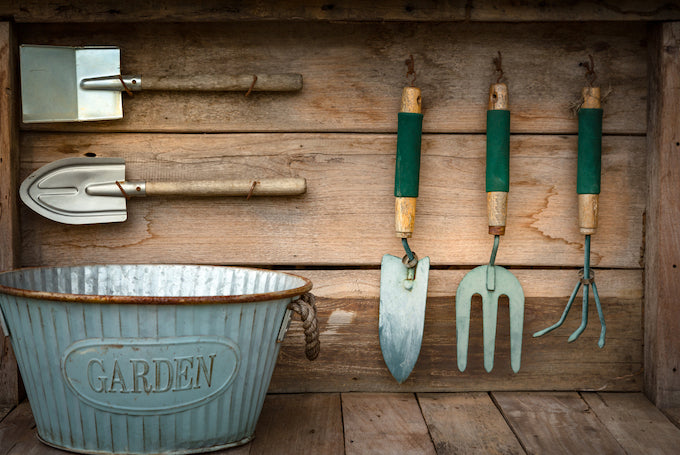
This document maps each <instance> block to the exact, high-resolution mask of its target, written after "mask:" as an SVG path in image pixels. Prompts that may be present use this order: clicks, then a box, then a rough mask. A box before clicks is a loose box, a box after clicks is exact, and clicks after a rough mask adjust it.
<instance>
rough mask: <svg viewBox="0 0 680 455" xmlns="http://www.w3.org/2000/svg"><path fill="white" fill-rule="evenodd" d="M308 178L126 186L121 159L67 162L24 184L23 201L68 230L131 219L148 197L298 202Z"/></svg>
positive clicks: (54, 164) (132, 183) (48, 167)
mask: <svg viewBox="0 0 680 455" xmlns="http://www.w3.org/2000/svg"><path fill="white" fill-rule="evenodd" d="M306 191H307V181H306V180H305V179H304V178H296V177H291V178H272V179H258V180H246V179H239V180H226V179H225V180H194V181H160V182H148V181H142V180H137V181H129V180H128V181H126V180H125V160H123V159H122V158H83V157H73V158H64V159H61V160H57V161H53V162H52V163H49V164H46V165H45V166H43V167H41V168H40V169H38V170H36V171H35V172H33V173H32V174H31V175H29V176H28V177H26V179H25V180H24V181H23V182H22V183H21V187H20V188H19V195H20V196H21V200H22V201H24V203H25V204H26V205H27V206H28V207H30V208H31V209H33V210H34V211H35V212H36V213H39V214H40V215H42V216H44V217H46V218H49V219H51V220H54V221H58V222H60V223H65V224H95V223H114V222H121V221H125V220H126V219H127V206H126V205H127V204H126V203H127V199H129V198H131V197H144V196H194V197H210V196H212V197H225V196H246V197H250V196H296V195H300V194H303V193H305V192H306Z"/></svg>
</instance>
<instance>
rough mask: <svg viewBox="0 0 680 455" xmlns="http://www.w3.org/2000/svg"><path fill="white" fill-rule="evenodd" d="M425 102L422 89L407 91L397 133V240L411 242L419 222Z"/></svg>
mask: <svg viewBox="0 0 680 455" xmlns="http://www.w3.org/2000/svg"><path fill="white" fill-rule="evenodd" d="M421 112H422V99H421V93H420V89H419V88H415V87H405V88H404V90H403V91H402V94H401V108H400V109H399V116H398V120H399V121H398V130H397V164H396V168H395V174H394V196H395V197H396V200H395V207H394V208H395V219H394V228H395V231H396V234H397V237H400V238H410V237H411V235H413V226H414V224H415V219H416V198H417V197H418V187H419V179H420V138H421V135H422V129H423V114H422V113H421Z"/></svg>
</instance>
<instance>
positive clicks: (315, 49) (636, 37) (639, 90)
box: [19, 17, 647, 134]
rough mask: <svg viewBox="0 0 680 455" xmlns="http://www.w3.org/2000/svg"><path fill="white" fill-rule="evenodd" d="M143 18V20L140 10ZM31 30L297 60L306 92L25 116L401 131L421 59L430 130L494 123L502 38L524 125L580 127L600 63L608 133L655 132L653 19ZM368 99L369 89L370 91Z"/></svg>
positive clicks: (215, 71)
mask: <svg viewBox="0 0 680 455" xmlns="http://www.w3.org/2000/svg"><path fill="white" fill-rule="evenodd" d="M140 19H143V18H142V17H140ZM19 37H20V42H21V43H26V44H61V45H94V44H107V45H116V46H119V47H121V69H122V71H123V72H126V73H134V74H139V75H141V76H142V77H146V76H154V77H164V76H176V77H182V76H190V75H201V76H204V77H210V76H213V77H215V78H216V77H217V76H218V75H220V74H228V73H233V72H235V71H237V72H243V73H260V72H261V73H267V72H282V73H283V72H285V73H288V72H294V73H300V74H302V75H303V78H304V87H303V89H302V91H300V92H297V93H277V94H272V93H253V94H251V95H250V96H248V97H245V96H244V93H189V92H184V93H172V92H155V93H154V92H142V93H139V94H136V95H135V96H134V97H129V96H127V95H126V96H125V99H124V102H123V111H124V119H122V120H115V121H104V122H80V123H77V122H75V123H65V124H30V125H28V124H27V125H23V128H25V129H29V128H30V129H40V130H55V129H59V130H63V131H150V132H157V131H166V132H170V131H174V132H187V131H193V132H254V131H287V132H291V131H297V132H303V131H314V132H330V131H335V132H388V131H396V120H397V115H396V113H397V110H398V109H399V103H400V101H399V100H400V94H401V89H402V87H403V86H404V85H406V84H407V83H409V82H410V78H407V77H406V70H407V68H406V65H405V64H404V60H405V59H406V58H408V56H409V55H413V56H414V59H415V70H416V73H417V84H418V87H419V88H421V89H422V93H423V114H424V116H425V117H424V122H423V131H424V132H426V133H427V132H456V133H461V132H475V133H482V132H484V131H485V126H486V121H485V119H486V106H487V100H488V90H489V83H490V82H492V81H495V71H494V67H493V65H492V62H491V60H492V57H493V56H495V55H496V53H497V52H498V51H499V50H500V51H501V52H502V54H503V69H504V73H505V76H506V77H507V79H508V88H509V90H510V92H511V93H512V113H513V118H512V132H513V133H575V132H576V130H577V123H578V122H577V120H576V118H575V117H574V116H573V114H572V110H571V108H572V106H573V104H574V103H578V102H579V101H580V100H579V94H580V89H581V86H582V85H583V82H584V78H583V69H582V68H581V67H579V63H580V62H582V61H584V60H585V59H586V58H587V56H588V54H592V55H593V57H594V59H595V61H596V62H597V63H596V64H597V67H596V68H597V74H598V81H601V82H602V84H603V88H604V87H609V86H611V88H612V90H613V91H614V92H615V93H616V96H610V97H609V98H608V99H607V102H606V104H605V109H606V113H605V115H606V116H605V119H604V123H603V128H604V132H605V134H608V133H620V134H644V133H645V132H646V123H645V122H646V118H645V106H646V95H647V91H646V89H647V78H646V76H647V72H646V63H647V62H646V54H645V45H646V44H645V37H646V30H645V27H644V25H643V24H618V23H602V24H598V26H597V27H592V26H591V25H590V24H579V23H570V24H536V23H534V24H508V23H502V24H501V23H404V22H399V23H391V22H381V23H308V22H253V23H230V24H213V23H206V24H149V23H138V24H94V25H84V24H53V25H46V24H38V25H29V24H26V25H21V26H20V27H19ZM357 100H361V102H357Z"/></svg>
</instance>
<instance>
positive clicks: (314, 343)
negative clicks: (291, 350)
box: [288, 292, 321, 360]
mask: <svg viewBox="0 0 680 455" xmlns="http://www.w3.org/2000/svg"><path fill="white" fill-rule="evenodd" d="M288 309H289V310H292V311H294V312H295V313H297V314H299V315H300V319H301V320H302V328H303V329H304V332H305V355H306V356H307V358H308V359H309V360H314V359H316V358H317V357H318V356H319V351H320V350H321V343H320V342H319V324H318V321H317V319H316V297H315V296H314V294H312V293H311V292H307V293H305V294H302V295H301V296H300V297H299V298H298V299H297V300H293V301H292V302H290V303H289V304H288Z"/></svg>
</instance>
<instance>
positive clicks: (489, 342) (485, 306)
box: [482, 292, 499, 373]
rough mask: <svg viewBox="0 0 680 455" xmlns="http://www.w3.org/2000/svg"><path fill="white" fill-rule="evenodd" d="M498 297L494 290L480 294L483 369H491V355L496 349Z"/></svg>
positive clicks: (489, 370) (488, 370)
mask: <svg viewBox="0 0 680 455" xmlns="http://www.w3.org/2000/svg"><path fill="white" fill-rule="evenodd" d="M498 297H499V294H498V293H496V292H489V293H486V292H485V293H483V294H482V323H483V327H484V329H483V331H484V369H485V370H486V371H487V372H488V373H490V372H491V370H492V369H493V356H494V352H495V349H496V324H497V322H498Z"/></svg>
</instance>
